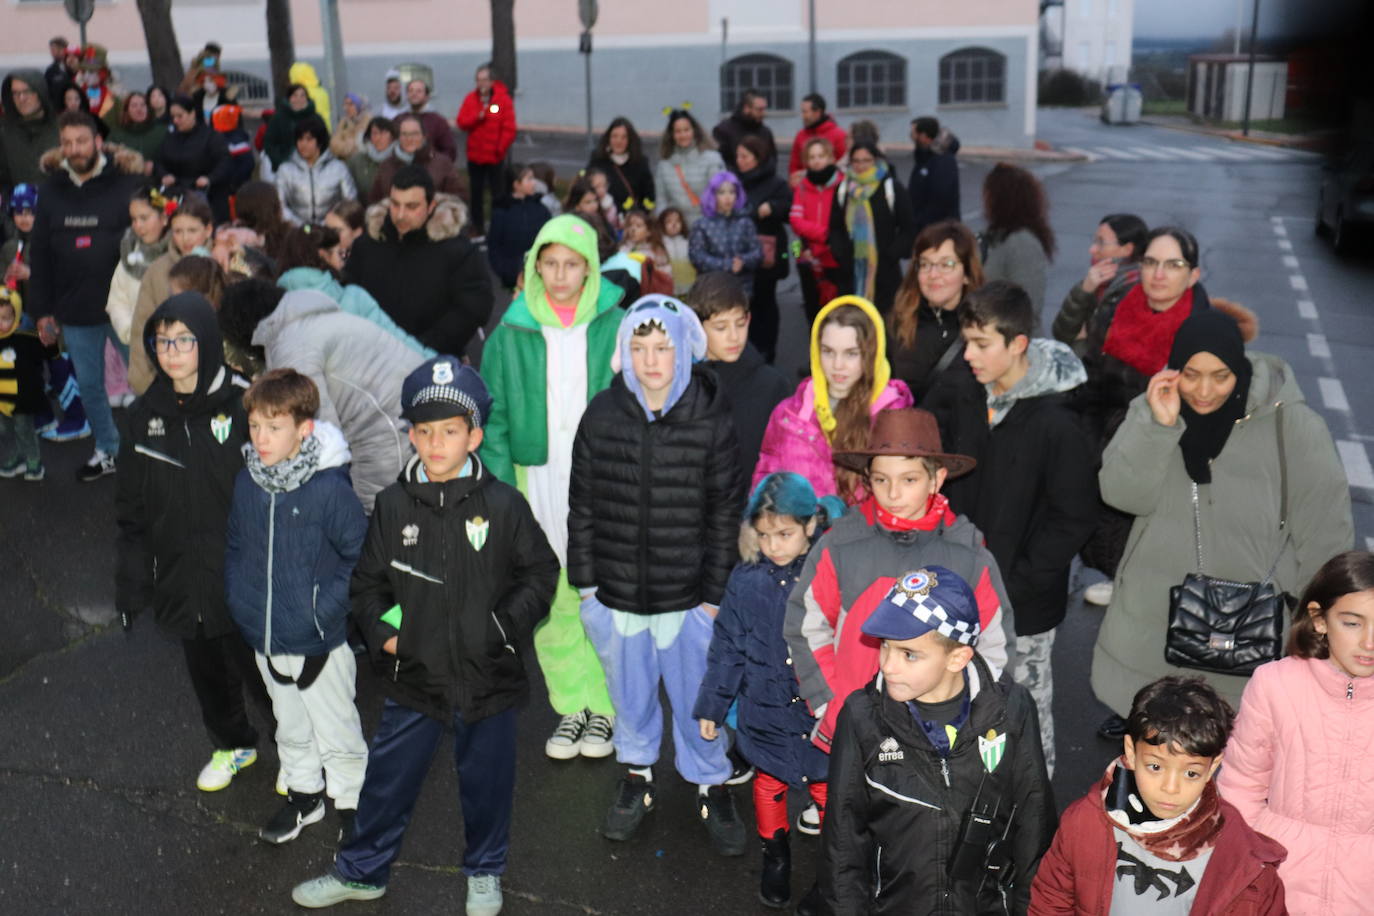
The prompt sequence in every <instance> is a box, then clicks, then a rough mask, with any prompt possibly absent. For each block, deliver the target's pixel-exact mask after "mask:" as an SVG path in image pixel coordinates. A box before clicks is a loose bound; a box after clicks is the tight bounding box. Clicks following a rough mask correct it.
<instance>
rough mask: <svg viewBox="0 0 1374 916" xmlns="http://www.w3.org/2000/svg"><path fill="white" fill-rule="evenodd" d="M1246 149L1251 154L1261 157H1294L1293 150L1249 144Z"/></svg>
mask: <svg viewBox="0 0 1374 916" xmlns="http://www.w3.org/2000/svg"><path fill="white" fill-rule="evenodd" d="M1245 151H1246V152H1247V153H1249V154H1250V155H1251V156H1258V157H1259V158H1261V159H1292V158H1294V157H1293V153H1292V151H1291V150H1276V149H1270V148H1269V147H1267V146H1247V147H1245Z"/></svg>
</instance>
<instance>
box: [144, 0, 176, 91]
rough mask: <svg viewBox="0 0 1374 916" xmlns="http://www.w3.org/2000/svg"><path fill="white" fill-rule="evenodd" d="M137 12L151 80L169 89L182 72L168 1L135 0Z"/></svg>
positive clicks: (172, 88)
mask: <svg viewBox="0 0 1374 916" xmlns="http://www.w3.org/2000/svg"><path fill="white" fill-rule="evenodd" d="M138 15H139V17H140V18H141V19H142V20H143V38H144V41H146V42H147V44H148V63H149V64H151V65H152V68H153V83H154V84H156V85H158V86H163V87H166V89H167V91H168V92H171V91H173V90H174V89H175V88H176V87H177V86H178V85H180V83H181V78H182V77H183V76H185V75H186V70H185V68H183V67H182V65H181V48H179V47H178V46H177V32H176V28H175V27H174V26H173V25H172V0H138Z"/></svg>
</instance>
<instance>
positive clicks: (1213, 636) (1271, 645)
mask: <svg viewBox="0 0 1374 916" xmlns="http://www.w3.org/2000/svg"><path fill="white" fill-rule="evenodd" d="M1274 425H1275V429H1276V430H1277V433H1276V435H1277V438H1278V446H1279V479H1280V484H1279V486H1280V497H1279V500H1280V502H1279V531H1280V532H1281V533H1282V534H1283V543H1281V544H1280V545H1279V552H1278V554H1277V555H1276V556H1275V557H1274V562H1273V563H1271V564H1270V566H1269V572H1268V573H1266V574H1265V576H1264V578H1263V579H1262V580H1260V581H1259V582H1232V581H1230V580H1228V579H1218V578H1216V577H1215V576H1209V575H1207V574H1206V573H1204V572H1203V562H1202V514H1201V511H1200V509H1199V507H1198V492H1197V483H1196V482H1195V481H1194V482H1193V483H1192V489H1193V535H1194V538H1195V542H1196V545H1197V570H1198V571H1197V572H1195V573H1189V574H1188V575H1187V576H1185V577H1184V579H1183V584H1182V585H1176V586H1174V587H1173V588H1171V589H1169V629H1168V633H1167V635H1166V636H1165V639H1164V660H1165V661H1167V662H1168V663H1169V664H1171V665H1175V666H1177V667H1179V668H1192V669H1195V670H1197V671H1207V672H1210V673H1212V674H1234V675H1240V676H1242V677H1243V676H1246V675H1249V674H1252V673H1253V672H1254V670H1255V669H1256V668H1258V667H1259V666H1260V665H1262V664H1264V663H1265V662H1270V661H1273V660H1274V659H1276V658H1278V657H1279V656H1280V655H1281V654H1282V651H1283V634H1284V630H1285V628H1286V627H1287V625H1288V613H1289V606H1290V601H1291V599H1290V598H1289V596H1288V595H1287V594H1285V593H1284V592H1282V591H1280V590H1279V589H1278V587H1277V586H1275V585H1274V582H1273V579H1274V570H1275V569H1276V568H1277V567H1278V563H1279V559H1280V557H1282V556H1283V551H1284V549H1285V548H1286V547H1287V546H1288V542H1289V540H1290V539H1291V537H1292V533H1291V532H1290V531H1289V530H1288V457H1287V455H1286V454H1285V453H1284V448H1283V406H1282V405H1279V408H1278V409H1277V410H1276V411H1275V413H1274Z"/></svg>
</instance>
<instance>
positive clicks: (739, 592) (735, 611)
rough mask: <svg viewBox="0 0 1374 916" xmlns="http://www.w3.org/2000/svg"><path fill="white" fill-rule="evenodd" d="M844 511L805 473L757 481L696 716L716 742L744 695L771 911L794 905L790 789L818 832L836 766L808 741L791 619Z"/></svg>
mask: <svg viewBox="0 0 1374 916" xmlns="http://www.w3.org/2000/svg"><path fill="white" fill-rule="evenodd" d="M843 513H844V502H843V501H841V500H840V499H839V497H836V496H825V497H821V498H819V499H818V498H817V497H816V491H815V489H814V488H812V486H811V484H810V483H809V482H808V481H807V479H806V478H805V477H803V476H801V475H800V474H795V473H793V472H791V471H780V472H778V473H776V474H769V475H768V476H767V477H765V478H764V479H763V480H761V481H759V484H758V486H756V487H755V488H754V492H753V494H752V495H751V496H750V498H749V502H748V504H747V505H746V506H745V509H744V522H743V524H742V525H741V528H740V557H741V562H740V563H739V564H738V565H737V566H736V567H735V568H734V571H733V572H731V573H730V578H729V580H728V581H727V583H726V585H725V597H724V599H722V601H721V603H720V612H719V613H718V614H717V615H716V621H715V626H714V630H713V633H712V636H711V648H710V650H709V652H708V654H707V661H706V675H705V677H704V678H702V682H701V689H700V690H699V691H698V693H697V701H696V705H695V707H694V708H693V710H692V715H693V716H694V717H695V718H696V719H697V720H698V724H699V726H700V730H701V736H702V737H703V738H705V739H706V740H708V741H714V740H716V737H717V735H718V734H719V726H720V724H721V723H723V722H724V721H725V716H726V712H727V710H729V708H730V704H732V703H733V702H734V701H735V699H736V698H738V699H739V728H738V731H737V732H736V735H737V739H738V747H739V749H740V751H741V753H743V755H744V757H745V758H746V759H747V760H748V761H749V762H750V763H751V764H753V765H754V766H755V767H756V768H757V769H758V775H757V776H755V777H754V816H755V821H756V822H757V825H758V830H759V837H760V838H761V839H762V840H763V876H762V878H761V880H760V885H759V899H760V900H761V901H762V902H763V903H764V905H765V906H770V907H783V906H786V905H787V901H788V898H789V897H790V896H791V882H790V877H791V875H790V872H791V853H790V850H789V847H788V842H787V833H788V826H789V825H788V819H787V790H788V787H795V788H798V789H800V788H803V787H804V788H805V789H806V790H807V791H808V793H809V794H810V796H811V805H810V807H808V808H807V810H806V811H805V812H803V814H802V816H801V818H800V819H799V820H798V823H797V828H798V829H799V830H801V831H802V832H803V833H811V834H816V833H819V832H820V825H821V819H822V817H823V814H824V811H825V799H826V783H825V778H826V770H827V764H828V760H827V756H826V754H825V752H824V751H822V750H821V749H820V748H818V747H816V745H814V744H813V743H812V742H811V740H810V736H811V733H812V731H813V730H814V729H815V727H816V719H815V717H814V716H812V715H811V710H810V708H809V707H808V706H807V704H806V701H804V700H803V699H802V698H801V697H800V696H798V690H797V677H796V673H795V672H794V671H793V669H792V660H791V658H790V657H789V654H788V651H787V643H786V641H785V640H784V639H783V635H782V623H783V617H784V615H785V614H786V612H787V598H788V596H789V595H790V594H791V593H792V586H793V585H795V584H796V581H797V576H798V574H799V573H800V572H801V568H802V564H803V563H805V562H806V555H807V553H808V552H809V551H810V549H811V545H812V544H813V543H815V541H816V539H817V538H819V537H820V536H821V534H823V533H824V532H825V530H826V529H827V528H828V527H829V526H830V522H832V521H833V520H834V519H836V518H838V517H839V516H840V515H842V514H843Z"/></svg>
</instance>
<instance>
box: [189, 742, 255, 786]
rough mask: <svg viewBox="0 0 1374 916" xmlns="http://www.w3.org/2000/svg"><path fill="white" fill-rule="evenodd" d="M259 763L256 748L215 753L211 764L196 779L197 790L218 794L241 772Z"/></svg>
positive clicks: (211, 758)
mask: <svg viewBox="0 0 1374 916" xmlns="http://www.w3.org/2000/svg"><path fill="white" fill-rule="evenodd" d="M257 761H258V752H257V749H256V748H251V747H240V748H235V749H234V750H232V751H215V753H214V754H212V755H211V756H210V762H209V763H207V764H206V765H205V767H204V768H203V769H202V770H201V771H200V775H199V776H197V777H196V788H197V789H199V790H200V791H202V792H218V791H219V790H220V789H223V788H224V787H225V786H227V785H229V783H231V782H233V781H234V777H235V776H236V775H238V772H239V770H242V769H243V768H244V767H250V766H252V765H253V764H255V763H257Z"/></svg>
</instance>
